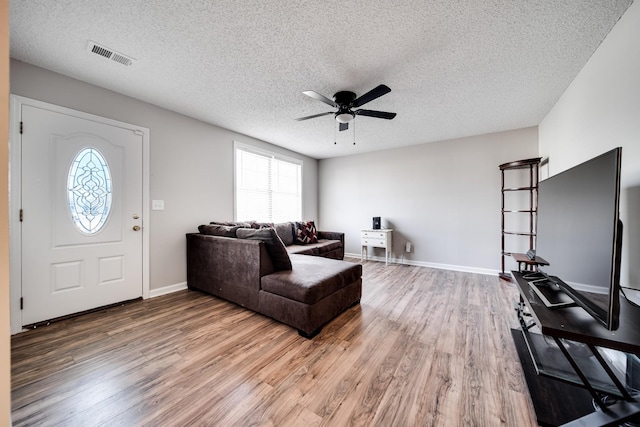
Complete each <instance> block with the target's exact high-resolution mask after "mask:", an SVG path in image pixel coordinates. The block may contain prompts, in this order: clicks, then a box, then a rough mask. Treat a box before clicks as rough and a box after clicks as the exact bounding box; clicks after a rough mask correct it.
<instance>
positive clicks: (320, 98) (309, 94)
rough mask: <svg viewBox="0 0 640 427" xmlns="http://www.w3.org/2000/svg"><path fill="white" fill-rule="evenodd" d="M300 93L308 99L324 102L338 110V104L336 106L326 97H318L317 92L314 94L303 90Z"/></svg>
mask: <svg viewBox="0 0 640 427" xmlns="http://www.w3.org/2000/svg"><path fill="white" fill-rule="evenodd" d="M302 93H304V94H305V95H307V96H308V97H310V98H313V99H317V100H318V101H321V102H324V103H325V104H328V105H331V106H332V107H336V108H338V104H336V103H335V102H333V100H331V99H329V98H327V97H326V96H324V95H320V94H319V93H318V92H314V91H312V90H305V91H304V92H302Z"/></svg>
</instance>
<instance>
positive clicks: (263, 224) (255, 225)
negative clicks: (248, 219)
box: [251, 222, 273, 230]
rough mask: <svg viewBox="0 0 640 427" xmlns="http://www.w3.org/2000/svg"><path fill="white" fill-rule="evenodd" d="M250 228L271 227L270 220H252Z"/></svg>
mask: <svg viewBox="0 0 640 427" xmlns="http://www.w3.org/2000/svg"><path fill="white" fill-rule="evenodd" d="M251 228H255V229H258V230H259V229H261V228H273V223H272V222H252V223H251Z"/></svg>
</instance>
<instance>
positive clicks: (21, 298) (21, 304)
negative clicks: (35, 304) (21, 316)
mask: <svg viewBox="0 0 640 427" xmlns="http://www.w3.org/2000/svg"><path fill="white" fill-rule="evenodd" d="M20 310H24V297H20Z"/></svg>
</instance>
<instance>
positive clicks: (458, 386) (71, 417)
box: [12, 260, 536, 427]
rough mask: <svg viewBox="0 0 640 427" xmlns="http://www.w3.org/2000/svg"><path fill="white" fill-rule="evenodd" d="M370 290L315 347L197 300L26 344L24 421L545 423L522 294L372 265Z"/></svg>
mask: <svg viewBox="0 0 640 427" xmlns="http://www.w3.org/2000/svg"><path fill="white" fill-rule="evenodd" d="M352 261H354V262H355V261H356V260H352ZM362 293H363V296H362V301H361V304H360V305H359V306H356V307H353V308H351V309H350V310H348V311H347V312H346V313H344V314H342V315H341V316H340V317H338V318H337V319H335V320H334V321H333V322H331V323H330V324H329V325H327V326H325V328H324V329H323V330H322V332H321V333H320V334H319V335H318V336H316V337H315V338H314V339H313V340H306V339H304V338H302V337H300V336H299V335H298V333H297V332H296V331H295V330H294V329H292V328H290V327H288V326H285V325H282V324H279V323H277V322H275V321H272V320H270V319H268V318H266V317H264V316H261V315H259V314H255V313H253V312H251V311H248V310H245V309H243V308H240V307H238V306H236V305H234V304H231V303H228V302H225V301H223V300H221V299H218V298H215V297H212V296H208V295H205V294H203V293H199V292H194V291H187V290H185V291H180V292H175V293H173V294H170V295H165V296H161V297H157V298H153V299H149V300H145V301H139V302H135V303H132V304H129V305H125V306H120V307H115V308H111V309H108V310H105V311H102V312H98V313H92V314H86V315H83V316H81V317H78V318H75V319H68V320H65V321H62V322H59V323H54V324H52V325H50V326H47V327H43V328H38V329H35V330H31V331H28V332H24V333H21V334H18V335H16V336H14V337H13V338H12V417H13V425H14V426H26V425H46V426H48V425H63V426H102V425H105V426H117V425H121V426H142V425H145V426H147V425H148V426H192V425H193V426H200V425H202V426H262V425H267V426H290V425H292V426H295V425H299V426H305V427H309V426H343V425H344V426H358V425H361V426H369V425H376V426H497V425H505V426H529V425H536V422H535V415H534V412H533V407H532V405H531V402H530V398H529V394H528V391H527V388H526V385H525V382H524V377H523V374H522V370H521V367H520V364H519V361H518V358H517V355H516V350H515V347H514V345H513V342H512V339H511V335H510V330H509V329H510V327H515V326H517V321H516V319H515V313H514V312H513V303H514V301H515V300H516V298H517V291H516V289H515V286H514V285H512V284H510V283H507V282H504V281H500V280H499V279H498V278H497V277H492V276H484V275H478V274H469V273H460V272H452V271H445V270H434V269H429V268H424V267H413V266H407V265H391V264H390V265H389V266H388V267H385V265H384V263H379V262H366V263H364V272H363V292H362Z"/></svg>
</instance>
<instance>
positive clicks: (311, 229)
mask: <svg viewBox="0 0 640 427" xmlns="http://www.w3.org/2000/svg"><path fill="white" fill-rule="evenodd" d="M293 240H294V242H295V243H297V244H299V245H307V244H309V243H318V232H317V230H316V225H315V224H314V223H313V221H302V222H296V231H295V234H294V237H293Z"/></svg>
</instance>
